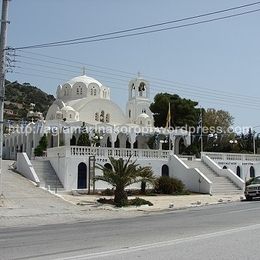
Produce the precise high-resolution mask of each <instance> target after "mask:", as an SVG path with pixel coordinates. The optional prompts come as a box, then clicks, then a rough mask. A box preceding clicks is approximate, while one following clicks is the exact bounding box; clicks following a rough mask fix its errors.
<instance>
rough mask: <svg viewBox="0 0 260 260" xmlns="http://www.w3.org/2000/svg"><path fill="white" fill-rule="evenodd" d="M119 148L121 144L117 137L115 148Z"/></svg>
mask: <svg viewBox="0 0 260 260" xmlns="http://www.w3.org/2000/svg"><path fill="white" fill-rule="evenodd" d="M119 146H120V142H119V138H118V137H117V138H116V141H115V148H119Z"/></svg>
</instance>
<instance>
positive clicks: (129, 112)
mask: <svg viewBox="0 0 260 260" xmlns="http://www.w3.org/2000/svg"><path fill="white" fill-rule="evenodd" d="M128 116H129V118H131V109H129V111H128Z"/></svg>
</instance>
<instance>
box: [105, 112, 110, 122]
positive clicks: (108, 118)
mask: <svg viewBox="0 0 260 260" xmlns="http://www.w3.org/2000/svg"><path fill="white" fill-rule="evenodd" d="M109 122H110V115H109V114H106V123H109Z"/></svg>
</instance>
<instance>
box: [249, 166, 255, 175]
mask: <svg viewBox="0 0 260 260" xmlns="http://www.w3.org/2000/svg"><path fill="white" fill-rule="evenodd" d="M249 172H250V178H255V168H254V167H253V166H251V167H250V170H249Z"/></svg>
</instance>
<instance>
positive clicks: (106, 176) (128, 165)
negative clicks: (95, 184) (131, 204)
mask: <svg viewBox="0 0 260 260" xmlns="http://www.w3.org/2000/svg"><path fill="white" fill-rule="evenodd" d="M130 159H131V156H130V157H129V158H128V160H127V161H126V162H125V161H124V160H123V158H119V159H114V158H113V157H109V160H110V163H111V165H112V169H109V168H108V167H105V166H103V165H100V164H98V165H97V168H98V169H100V170H102V172H103V175H102V176H101V175H100V176H96V177H95V181H97V180H100V181H105V182H107V183H109V184H111V185H112V186H113V187H114V188H115V196H114V203H115V205H116V206H117V207H122V206H126V205H127V202H128V198H127V193H126V191H125V188H126V187H127V186H129V185H131V184H134V183H138V182H141V181H144V182H148V183H151V184H154V181H155V177H154V175H153V172H152V170H151V167H147V166H146V167H141V166H140V165H139V164H136V161H134V162H130Z"/></svg>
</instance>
